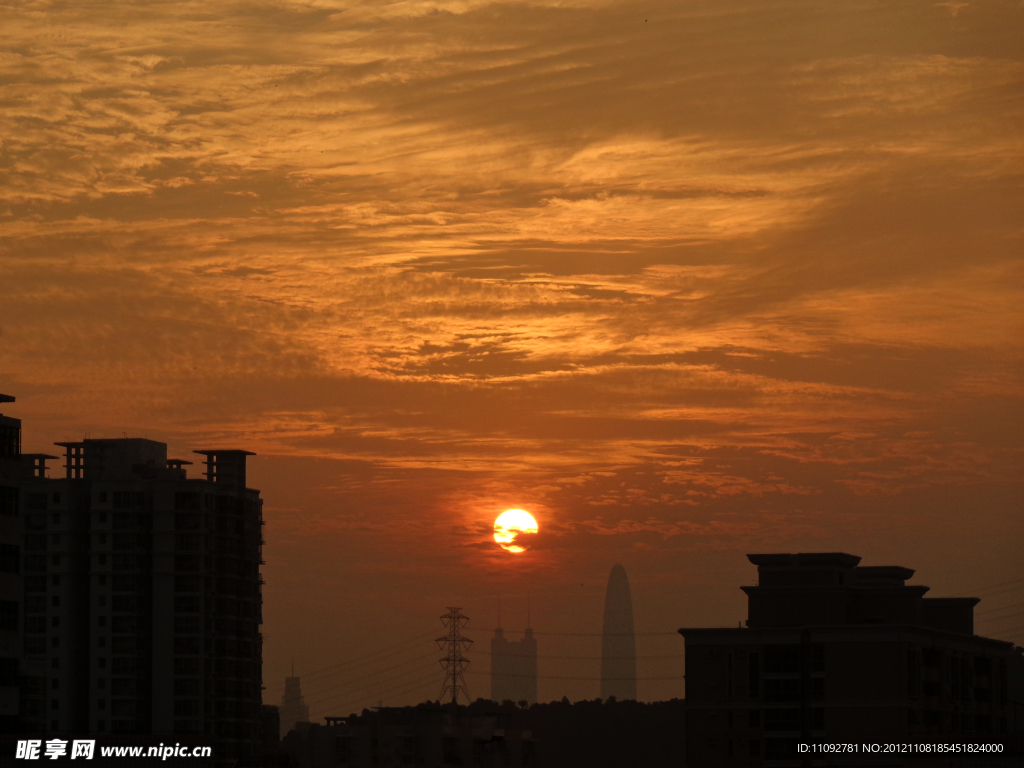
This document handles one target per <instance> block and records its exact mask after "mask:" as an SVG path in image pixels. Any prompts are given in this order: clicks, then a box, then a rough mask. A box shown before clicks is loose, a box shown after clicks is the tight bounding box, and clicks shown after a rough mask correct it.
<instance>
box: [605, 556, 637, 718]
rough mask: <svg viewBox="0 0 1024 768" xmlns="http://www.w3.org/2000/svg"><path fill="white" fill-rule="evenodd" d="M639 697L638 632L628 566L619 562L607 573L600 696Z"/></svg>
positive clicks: (617, 697)
mask: <svg viewBox="0 0 1024 768" xmlns="http://www.w3.org/2000/svg"><path fill="white" fill-rule="evenodd" d="M609 696H614V697H615V698H616V699H619V700H623V699H631V700H635V699H636V635H635V633H634V630H633V598H632V596H631V595H630V592H629V579H628V578H626V569H625V568H623V567H622V566H621V565H619V564H618V563H616V564H615V565H613V566H612V572H611V573H610V574H608V590H607V591H606V592H605V595H604V630H603V633H602V637H601V698H602V699H607V698H608V697H609Z"/></svg>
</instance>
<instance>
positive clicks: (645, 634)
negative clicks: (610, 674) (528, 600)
mask: <svg viewBox="0 0 1024 768" xmlns="http://www.w3.org/2000/svg"><path fill="white" fill-rule="evenodd" d="M533 634H535V635H546V636H550V637H671V636H673V635H675V636H678V633H677V632H675V631H671V632H620V633H609V634H607V635H606V634H605V633H604V632H534V633H533Z"/></svg>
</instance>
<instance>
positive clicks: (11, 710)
mask: <svg viewBox="0 0 1024 768" xmlns="http://www.w3.org/2000/svg"><path fill="white" fill-rule="evenodd" d="M13 402H14V398H13V397H11V396H10V395H0V403H13ZM20 477H21V421H20V420H19V419H13V418H11V417H9V416H4V415H3V414H0V733H15V732H17V731H18V729H19V722H18V719H19V718H18V715H19V711H20V702H19V698H20V690H19V686H18V673H19V657H20V655H21V638H20V636H19V631H18V630H19V629H20V618H21V578H20V576H19V575H18V570H19V567H18V566H19V564H20V560H21V556H20V547H19V535H18V480H19V479H20Z"/></svg>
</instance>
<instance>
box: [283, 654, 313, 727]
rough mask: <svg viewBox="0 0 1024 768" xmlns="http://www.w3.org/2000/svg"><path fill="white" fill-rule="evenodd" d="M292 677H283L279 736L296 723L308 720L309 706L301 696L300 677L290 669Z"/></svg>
mask: <svg viewBox="0 0 1024 768" xmlns="http://www.w3.org/2000/svg"><path fill="white" fill-rule="evenodd" d="M292 675H293V677H286V678H285V679H284V696H283V697H282V698H281V709H280V713H281V737H282V738H284V736H285V735H286V734H287V733H288V732H289V731H290V730H292V729H293V728H294V727H295V724H296V723H308V722H309V707H308V706H306V702H305V700H304V699H303V698H302V682H301V678H298V677H294V675H295V670H294V669H293V670H292Z"/></svg>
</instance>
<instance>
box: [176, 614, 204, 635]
mask: <svg viewBox="0 0 1024 768" xmlns="http://www.w3.org/2000/svg"><path fill="white" fill-rule="evenodd" d="M201 631H202V628H201V626H200V623H199V617H198V616H175V617H174V632H175V634H178V635H198V634H200V632H201Z"/></svg>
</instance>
